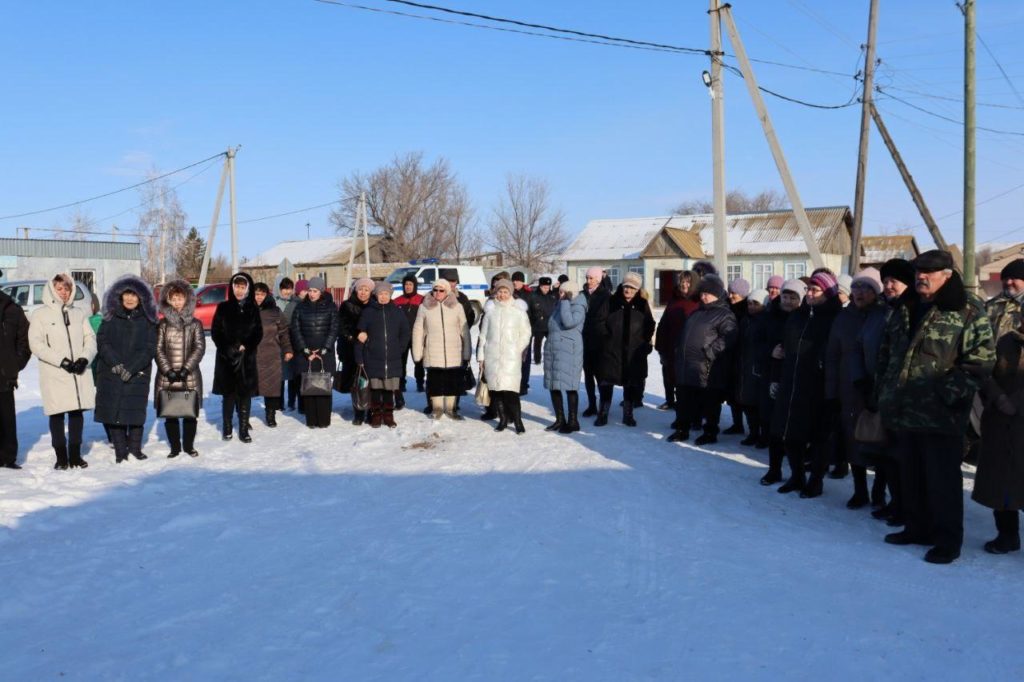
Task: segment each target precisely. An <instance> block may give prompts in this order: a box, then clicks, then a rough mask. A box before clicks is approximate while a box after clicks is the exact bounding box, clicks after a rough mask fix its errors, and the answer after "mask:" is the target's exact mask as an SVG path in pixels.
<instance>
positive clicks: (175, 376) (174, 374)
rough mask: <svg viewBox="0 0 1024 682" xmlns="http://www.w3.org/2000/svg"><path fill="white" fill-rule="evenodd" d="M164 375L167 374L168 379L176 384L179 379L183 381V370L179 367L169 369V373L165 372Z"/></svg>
mask: <svg viewBox="0 0 1024 682" xmlns="http://www.w3.org/2000/svg"><path fill="white" fill-rule="evenodd" d="M164 376H166V377H167V381H169V382H171V383H172V384H176V383H178V382H179V381H181V371H180V370H177V369H172V370H168V372H167V374H165V375H164Z"/></svg>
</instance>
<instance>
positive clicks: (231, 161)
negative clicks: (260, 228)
mask: <svg viewBox="0 0 1024 682" xmlns="http://www.w3.org/2000/svg"><path fill="white" fill-rule="evenodd" d="M237 151H238V147H235V148H234V149H232V148H231V147H228V158H227V164H228V175H229V176H230V192H229V194H228V210H229V211H230V212H231V272H232V273H235V272H238V221H237V220H236V219H235V153H236V152H237Z"/></svg>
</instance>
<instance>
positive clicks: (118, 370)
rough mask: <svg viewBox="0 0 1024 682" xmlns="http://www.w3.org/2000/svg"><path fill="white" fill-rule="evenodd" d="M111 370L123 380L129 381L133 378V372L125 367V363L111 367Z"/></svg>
mask: <svg viewBox="0 0 1024 682" xmlns="http://www.w3.org/2000/svg"><path fill="white" fill-rule="evenodd" d="M110 371H111V372H113V373H114V374H116V375H117V376H119V377H121V381H123V382H125V383H128V382H129V381H131V380H132V373H131V372H129V371H128V370H126V369H125V368H124V365H115V366H114V367H111V368H110Z"/></svg>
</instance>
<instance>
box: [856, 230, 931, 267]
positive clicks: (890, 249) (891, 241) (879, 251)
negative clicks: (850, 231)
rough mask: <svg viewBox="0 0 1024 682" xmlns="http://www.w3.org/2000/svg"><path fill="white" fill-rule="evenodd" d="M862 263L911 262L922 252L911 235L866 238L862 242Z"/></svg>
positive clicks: (862, 238)
mask: <svg viewBox="0 0 1024 682" xmlns="http://www.w3.org/2000/svg"><path fill="white" fill-rule="evenodd" d="M860 247H861V253H862V255H863V257H862V258H861V261H863V262H865V263H884V262H885V261H887V260H889V259H891V258H905V259H907V260H910V259H911V258H914V257H915V256H917V255H918V254H919V253H920V252H921V251H920V250H919V249H918V248H917V240H915V239H914V236H913V235H910V234H893V235H880V236H876V237H869V236H864V237H861V240H860Z"/></svg>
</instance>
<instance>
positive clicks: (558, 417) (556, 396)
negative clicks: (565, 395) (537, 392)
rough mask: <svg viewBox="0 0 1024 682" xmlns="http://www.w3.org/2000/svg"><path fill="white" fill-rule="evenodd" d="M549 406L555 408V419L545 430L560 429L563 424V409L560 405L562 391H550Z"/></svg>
mask: <svg viewBox="0 0 1024 682" xmlns="http://www.w3.org/2000/svg"><path fill="white" fill-rule="evenodd" d="M551 406H552V407H553V408H554V409H555V421H554V423H553V424H551V426H548V427H546V428H545V429H544V430H545V431H561V430H562V427H564V426H565V409H564V408H563V406H562V392H561V391H551Z"/></svg>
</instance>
